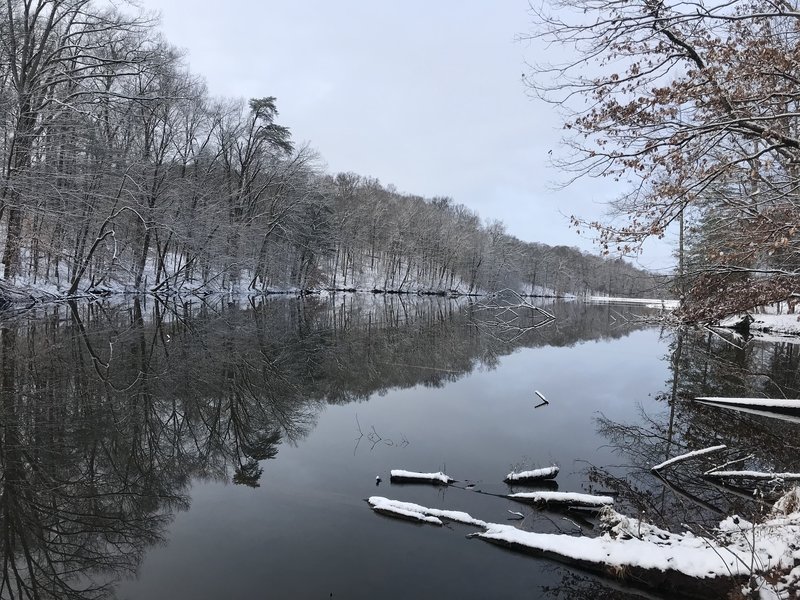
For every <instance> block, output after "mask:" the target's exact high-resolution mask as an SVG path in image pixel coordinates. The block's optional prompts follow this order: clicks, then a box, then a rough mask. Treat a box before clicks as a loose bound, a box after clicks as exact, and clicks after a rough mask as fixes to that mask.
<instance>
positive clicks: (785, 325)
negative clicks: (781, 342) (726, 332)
mask: <svg viewBox="0 0 800 600" xmlns="http://www.w3.org/2000/svg"><path fill="white" fill-rule="evenodd" d="M750 317H751V318H752V319H753V320H752V322H751V323H750V330H751V331H761V332H767V333H782V334H785V335H800V315H797V314H794V315H788V314H780V315H779V314H750ZM745 318H746V315H744V314H738V315H731V316H730V317H727V318H725V319H722V320H721V321H720V322H719V323H718V326H719V327H724V328H736V327H738V326H740V325H741V323H742V322H743V320H744V319H745Z"/></svg>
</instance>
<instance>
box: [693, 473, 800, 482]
mask: <svg viewBox="0 0 800 600" xmlns="http://www.w3.org/2000/svg"><path fill="white" fill-rule="evenodd" d="M703 477H707V478H709V479H755V480H758V481H775V480H776V479H781V480H783V481H800V473H765V472H762V471H708V472H706V473H704V474H703Z"/></svg>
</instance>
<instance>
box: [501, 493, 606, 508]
mask: <svg viewBox="0 0 800 600" xmlns="http://www.w3.org/2000/svg"><path fill="white" fill-rule="evenodd" d="M506 497H507V498H508V499H510V500H514V501H516V502H522V503H524V504H533V505H538V506H548V507H562V508H580V509H587V510H600V509H602V508H604V507H606V506H611V505H612V504H614V499H613V498H612V497H611V496H594V495H591V494H577V493H574V492H519V493H517V494H509V495H508V496H506Z"/></svg>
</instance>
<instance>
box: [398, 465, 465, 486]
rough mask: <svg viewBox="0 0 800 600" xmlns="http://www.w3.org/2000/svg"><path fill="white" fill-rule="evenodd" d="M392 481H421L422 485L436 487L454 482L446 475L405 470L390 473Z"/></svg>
mask: <svg viewBox="0 0 800 600" xmlns="http://www.w3.org/2000/svg"><path fill="white" fill-rule="evenodd" d="M390 475H391V478H392V479H397V480H405V481H419V482H420V483H433V484H436V485H440V484H443V485H448V484H450V483H452V482H453V481H454V480H453V478H452V477H448V476H447V475H445V474H444V473H442V472H441V471H440V472H437V473H417V472H415V471H405V470H403V469H392V472H391V473H390Z"/></svg>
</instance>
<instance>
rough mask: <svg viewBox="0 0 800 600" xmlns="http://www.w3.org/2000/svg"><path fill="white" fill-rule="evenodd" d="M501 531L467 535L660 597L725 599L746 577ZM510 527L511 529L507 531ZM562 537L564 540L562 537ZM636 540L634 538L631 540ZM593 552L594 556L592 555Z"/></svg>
mask: <svg viewBox="0 0 800 600" xmlns="http://www.w3.org/2000/svg"><path fill="white" fill-rule="evenodd" d="M505 527H506V528H507V529H506V530H505V531H503V530H500V529H499V526H495V525H491V526H490V527H489V528H488V529H487V530H486V531H484V532H481V533H476V534H474V535H472V536H470V537H477V538H480V539H482V540H484V541H486V542H489V543H491V544H495V545H497V546H502V547H504V548H508V549H510V550H513V551H515V552H521V553H524V554H528V555H531V556H535V557H539V558H546V559H550V560H554V561H557V562H559V563H562V564H566V565H569V566H572V567H577V568H580V569H582V570H584V571H588V572H591V573H596V574H599V575H602V576H604V577H610V578H613V579H616V580H620V581H624V582H625V583H627V584H630V585H631V586H634V587H637V588H643V589H651V590H658V592H659V593H661V594H664V597H667V598H672V597H676V596H678V597H682V598H699V599H702V600H707V599H709V598H726V597H728V594H729V593H730V591H731V590H732V589H734V588H736V587H737V586H738V585H741V584H743V583H745V582H746V581H747V577H745V576H741V575H737V576H733V575H732V576H726V577H708V578H698V577H696V576H692V575H687V574H686V573H683V572H681V571H677V570H673V569H667V570H664V571H662V570H660V569H657V568H646V567H643V566H638V565H631V564H611V563H609V562H606V560H604V559H606V558H607V557H606V553H605V552H604V551H603V549H602V547H601V546H599V545H598V548H597V552H596V553H595V552H593V551H592V550H594V549H592V550H590V551H589V552H588V553H586V554H585V555H583V556H582V555H581V554H583V553H581V552H570V551H569V550H567V549H566V546H565V544H567V543H569V540H573V541H576V542H577V543H580V544H584V545H585V544H586V542H587V541H588V542H590V543H594V542H598V541H600V540H599V539H598V538H573V537H570V536H564V535H555V534H537V533H531V532H525V531H521V530H519V529H515V528H513V527H510V526H505ZM512 529H514V531H510V530H512ZM565 538H566V539H565ZM634 541H638V540H634ZM592 554H596V555H597V556H596V558H595V557H594V556H592Z"/></svg>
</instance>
